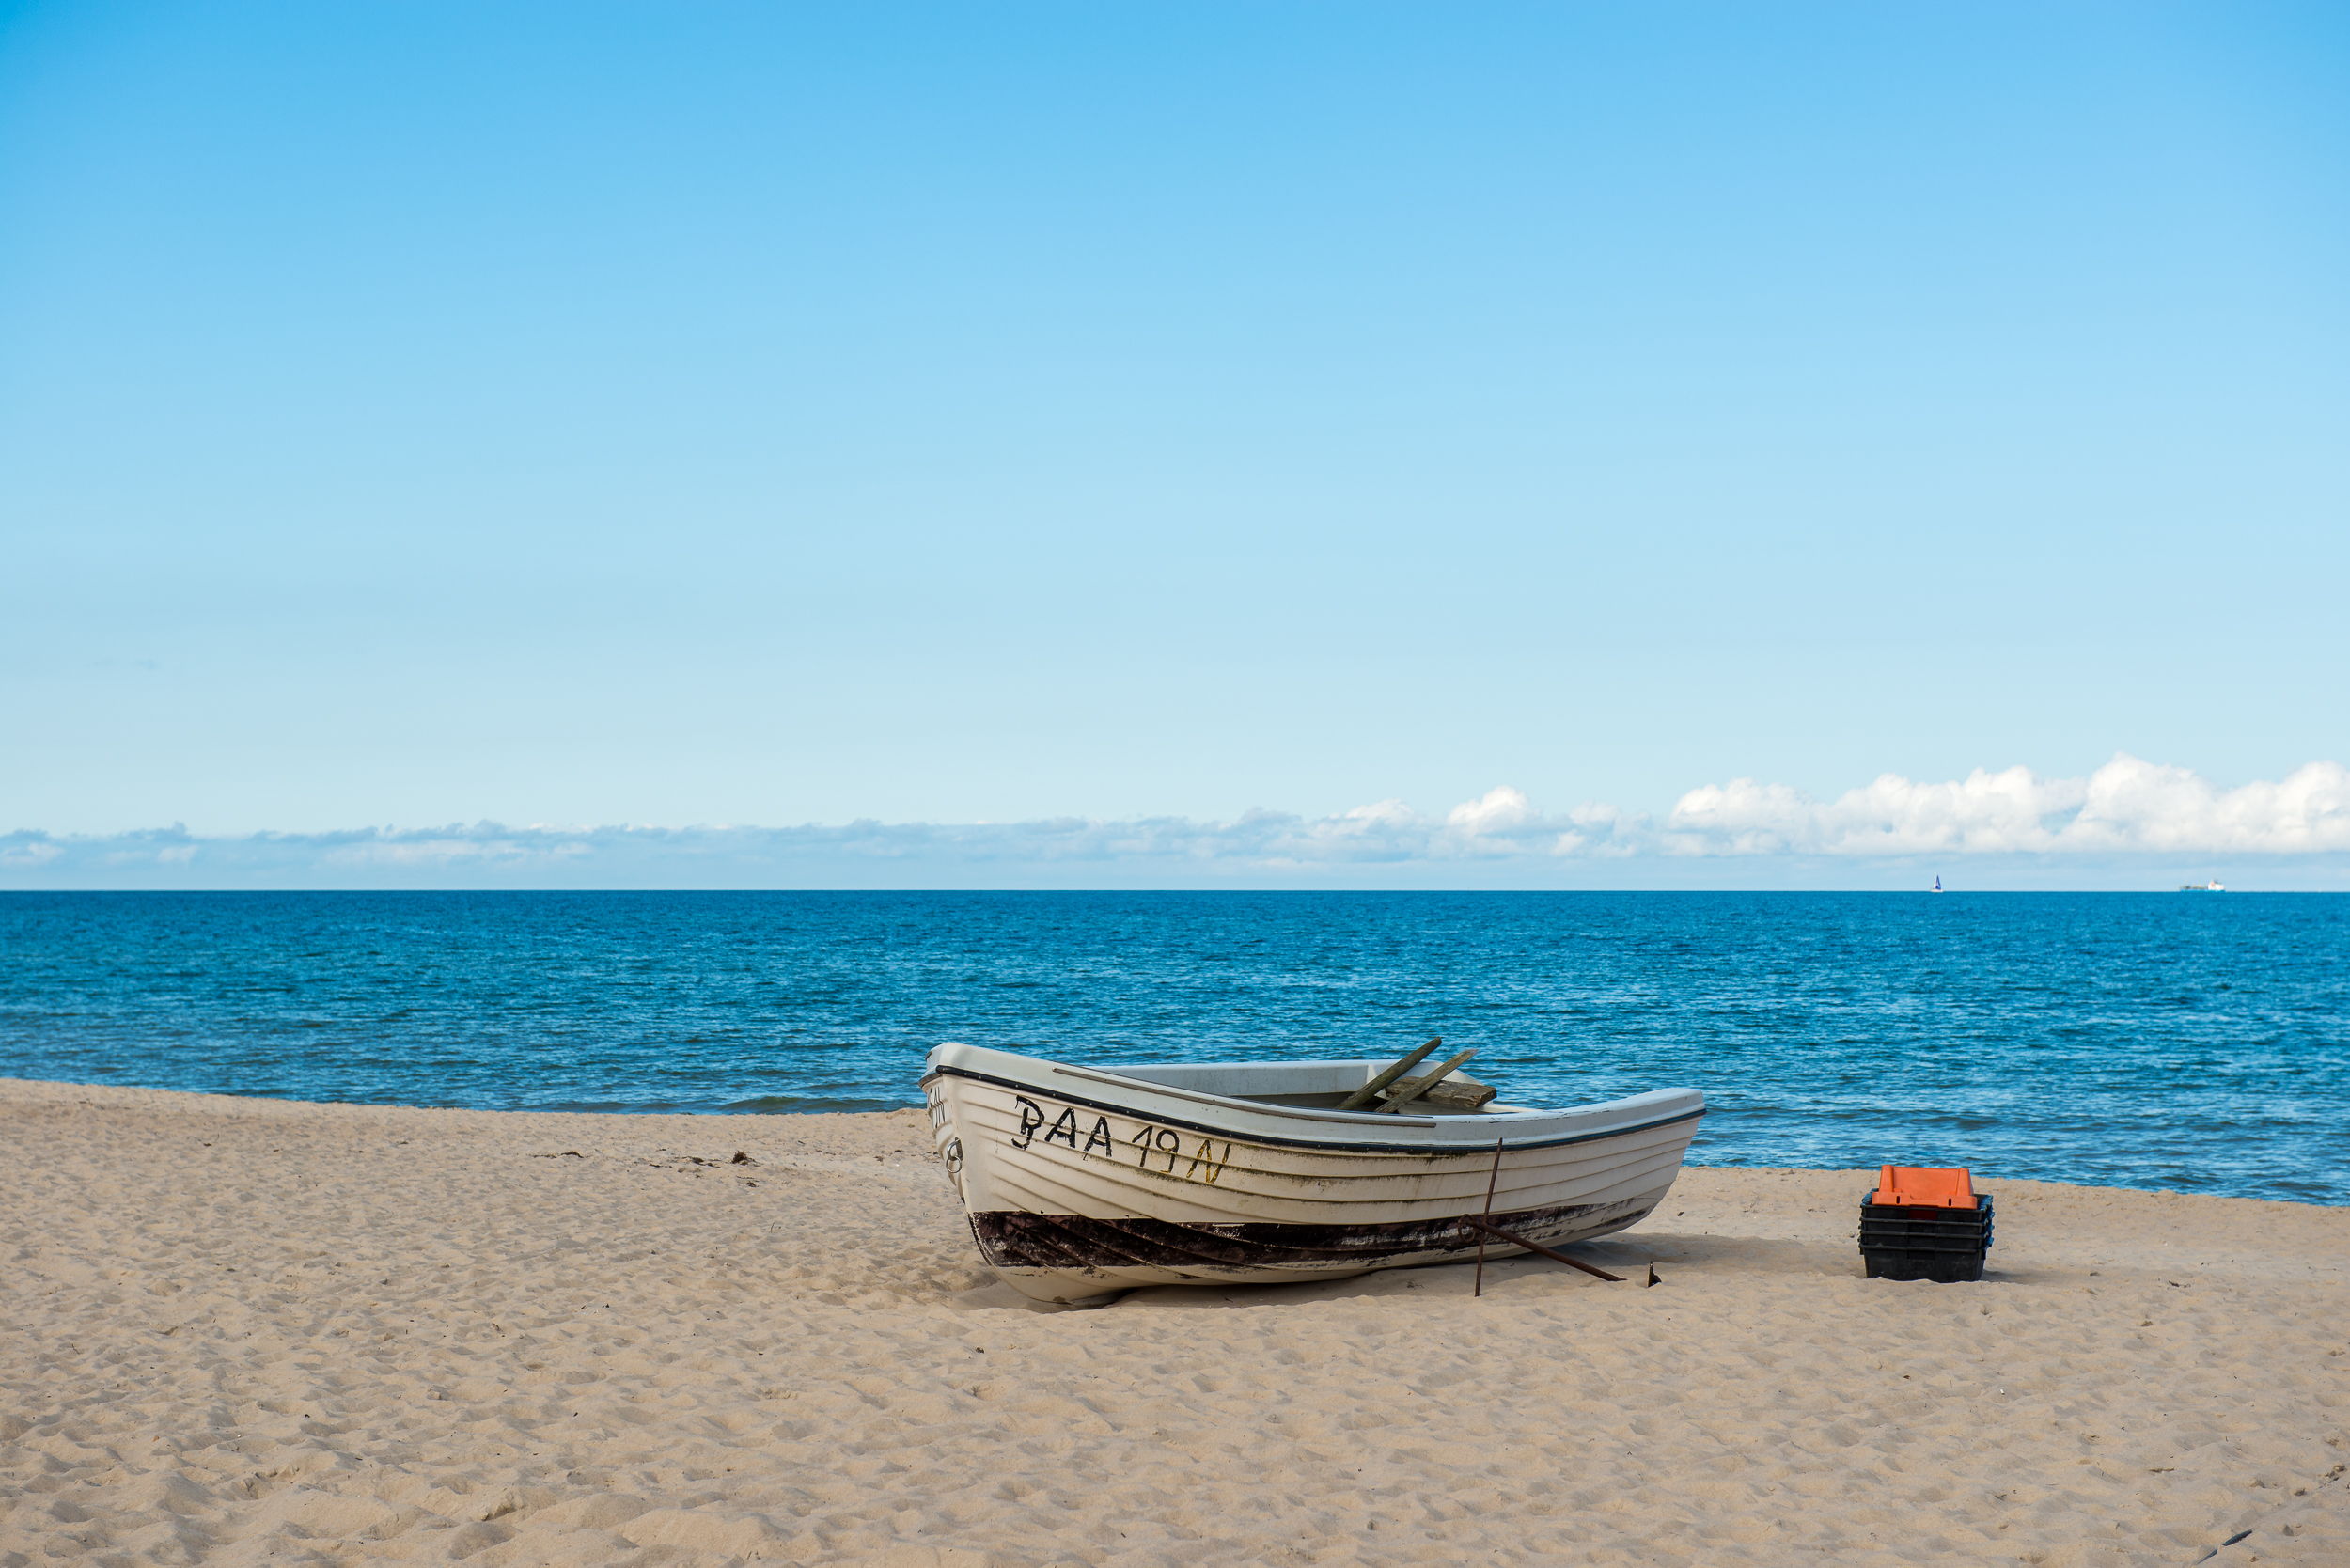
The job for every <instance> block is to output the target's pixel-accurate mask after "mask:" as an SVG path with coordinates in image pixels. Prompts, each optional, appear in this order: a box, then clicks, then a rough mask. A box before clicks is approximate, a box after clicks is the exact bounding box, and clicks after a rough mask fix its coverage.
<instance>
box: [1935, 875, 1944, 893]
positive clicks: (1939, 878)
mask: <svg viewBox="0 0 2350 1568" xmlns="http://www.w3.org/2000/svg"><path fill="white" fill-rule="evenodd" d="M1934 890H1935V892H1937V893H1939V892H1940V891H1942V876H1941V873H1940V872H1938V871H1937V872H1936V873H1935V878H1934Z"/></svg>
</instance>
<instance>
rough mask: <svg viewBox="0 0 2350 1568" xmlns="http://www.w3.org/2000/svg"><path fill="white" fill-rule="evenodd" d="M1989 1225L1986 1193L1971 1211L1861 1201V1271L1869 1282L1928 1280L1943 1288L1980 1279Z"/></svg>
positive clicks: (1988, 1245) (1988, 1247)
mask: <svg viewBox="0 0 2350 1568" xmlns="http://www.w3.org/2000/svg"><path fill="white" fill-rule="evenodd" d="M1874 1196H1875V1194H1874V1193H1873V1192H1872V1193H1871V1194H1870V1197H1872V1198H1873V1197H1874ZM1991 1222H1992V1215H1991V1198H1990V1195H1989V1194H1987V1193H1985V1194H1982V1195H1979V1200H1978V1203H1977V1206H1976V1207H1974V1208H1972V1209H1946V1208H1939V1207H1928V1206H1925V1205H1910V1204H1902V1203H1883V1204H1880V1203H1872V1202H1870V1201H1869V1200H1867V1199H1863V1200H1861V1204H1860V1262H1861V1269H1862V1272H1863V1273H1865V1274H1866V1275H1867V1276H1868V1278H1872V1279H1932V1280H1936V1281H1938V1282H1940V1283H1943V1284H1955V1283H1958V1282H1959V1281H1962V1280H1969V1279H1980V1278H1982V1265H1983V1261H1984V1259H1985V1258H1986V1256H1987V1255H1988V1254H1989V1253H1990V1250H1991Z"/></svg>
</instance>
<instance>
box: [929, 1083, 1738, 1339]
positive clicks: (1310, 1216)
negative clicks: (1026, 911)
mask: <svg viewBox="0 0 2350 1568" xmlns="http://www.w3.org/2000/svg"><path fill="white" fill-rule="evenodd" d="M1433 1047H1434V1042H1431V1043H1430V1045H1429V1046H1423V1047H1422V1048H1421V1050H1420V1051H1419V1052H1418V1053H1415V1054H1414V1055H1413V1056H1411V1057H1407V1058H1404V1060H1403V1061H1402V1062H1400V1063H1397V1064H1394V1065H1393V1066H1387V1064H1384V1063H1381V1062H1379V1061H1375V1060H1332V1061H1274V1062H1199V1063H1191V1064H1184V1065H1174V1064H1165V1063H1151V1064H1147V1065H1131V1066H1114V1067H1080V1066H1073V1065H1069V1064H1066V1063H1062V1062H1055V1061H1047V1060H1044V1059H1042V1058H1037V1057H1029V1056H1021V1055H1017V1054H1015V1053H1013V1052H1010V1051H994V1050H987V1049H984V1048H982V1047H979V1046H976V1045H958V1044H947V1045H941V1046H939V1047H938V1048H937V1049H936V1050H934V1051H932V1053H931V1054H930V1059H929V1064H928V1070H927V1071H926V1072H925V1074H924V1075H923V1078H922V1087H923V1090H924V1092H925V1094H926V1096H927V1098H928V1100H929V1104H930V1113H931V1124H932V1129H933V1131H934V1134H935V1137H936V1138H937V1144H938V1149H939V1152H940V1154H941V1156H942V1157H943V1158H944V1160H945V1162H946V1166H947V1171H948V1176H949V1177H950V1178H951V1179H952V1181H953V1182H954V1185H955V1191H956V1192H957V1194H958V1195H960V1196H961V1198H962V1200H963V1205H964V1210H965V1212H966V1213H967V1214H968V1215H969V1216H970V1220H971V1234H972V1236H973V1238H974V1239H975V1240H976V1241H977V1242H978V1243H979V1252H980V1254H981V1255H982V1256H983V1257H985V1258H986V1260H987V1262H988V1266H989V1267H990V1268H992V1269H994V1270H995V1274H996V1275H997V1277H999V1278H1002V1279H1003V1280H1004V1282H1005V1283H1007V1284H1009V1285H1011V1287H1012V1288H1013V1289H1014V1290H1017V1291H1019V1292H1020V1293H1021V1294H1024V1295H1027V1296H1030V1297H1033V1298H1035V1299H1037V1300H1040V1301H1053V1302H1061V1303H1066V1304H1071V1305H1089V1304H1094V1303H1099V1302H1104V1301H1107V1300H1109V1299H1111V1298H1113V1297H1115V1296H1116V1295H1117V1294H1119V1293H1120V1292H1123V1291H1128V1290H1133V1289H1136V1288H1137V1287H1140V1286H1146V1285H1221V1284H1230V1283H1235V1282H1252V1283H1272V1282H1283V1281H1300V1280H1314V1279H1335V1278H1344V1277H1346V1276H1349V1275H1356V1274H1364V1273H1368V1272H1370V1271H1371V1270H1373V1269H1386V1268H1408V1267H1413V1266H1417V1265H1419V1264H1424V1263H1447V1262H1465V1261H1467V1260H1469V1259H1471V1258H1475V1257H1478V1256H1479V1255H1480V1238H1481V1237H1483V1238H1485V1245H1487V1246H1490V1247H1494V1248H1495V1249H1496V1254H1497V1255H1500V1254H1508V1253H1510V1252H1513V1251H1515V1250H1517V1249H1518V1247H1517V1246H1515V1245H1513V1244H1516V1243H1521V1242H1522V1243H1531V1244H1539V1245H1540V1246H1541V1247H1558V1246H1563V1245H1566V1244H1568V1243H1572V1242H1575V1241H1581V1240H1585V1239H1587V1238H1590V1237H1593V1236H1604V1235H1606V1234H1608V1233H1609V1232H1611V1231H1621V1230H1623V1229H1624V1228H1625V1227H1626V1226H1630V1225H1633V1224H1637V1222H1638V1221H1640V1220H1641V1219H1643V1218H1645V1217H1647V1215H1648V1214H1649V1213H1650V1211H1652V1210H1653V1209H1654V1208H1655V1207H1656V1205H1657V1204H1658V1203H1660V1202H1662V1201H1663V1200H1664V1197H1665V1194H1666V1192H1667V1191H1668V1190H1669V1189H1670V1187H1671V1186H1672V1184H1673V1178H1674V1177H1675V1176H1677V1175H1679V1174H1680V1171H1681V1162H1682V1156H1683V1154H1684V1152H1686V1151H1687V1149H1688V1147H1689V1139H1690V1138H1691V1137H1692V1136H1694V1135H1695V1134H1696V1132H1697V1127H1698V1120H1699V1118H1700V1117H1701V1116H1702V1115H1704V1113H1705V1099H1704V1096H1703V1095H1701V1094H1700V1093H1699V1092H1698V1091H1697V1090H1692V1089H1666V1090H1655V1091H1653V1092H1651V1093H1647V1094H1636V1095H1632V1096H1630V1097H1629V1098H1626V1099H1622V1100H1609V1101H1606V1102H1605V1103H1602V1104H1598V1105H1576V1106H1572V1107H1569V1108H1565V1109H1557V1110H1544V1109H1536V1108H1533V1107H1530V1106H1522V1105H1503V1104H1500V1103H1498V1102H1497V1101H1494V1100H1492V1099H1490V1098H1489V1096H1490V1095H1491V1094H1492V1092H1493V1091H1492V1090H1490V1089H1485V1088H1481V1087H1480V1086H1474V1085H1471V1086H1469V1087H1468V1089H1467V1090H1466V1091H1462V1090H1455V1089H1454V1088H1453V1086H1454V1085H1456V1084H1459V1083H1461V1081H1462V1080H1460V1079H1459V1078H1457V1077H1452V1078H1449V1079H1448V1078H1447V1077H1446V1074H1447V1072H1448V1070H1449V1068H1451V1067H1454V1066H1456V1065H1457V1064H1458V1062H1459V1061H1460V1060H1461V1059H1462V1058H1460V1057H1456V1058H1454V1059H1453V1061H1451V1062H1449V1063H1447V1064H1445V1066H1444V1067H1440V1068H1438V1069H1437V1070H1436V1071H1435V1072H1434V1073H1432V1074H1428V1075H1427V1076H1426V1077H1424V1078H1419V1079H1412V1078H1401V1077H1400V1076H1399V1074H1401V1073H1402V1071H1403V1070H1404V1069H1406V1068H1408V1067H1409V1066H1411V1065H1413V1064H1415V1063H1416V1062H1417V1061H1418V1058H1420V1057H1423V1056H1425V1055H1426V1054H1427V1052H1428V1051H1429V1050H1430V1049H1432V1048H1433ZM1468 1054H1469V1053H1463V1054H1462V1055H1463V1056H1464V1057H1465V1056H1466V1055H1468ZM1383 1067H1385V1068H1386V1071H1385V1072H1384V1073H1383V1072H1382V1068H1383ZM1380 1085H1385V1086H1387V1088H1386V1093H1387V1095H1388V1096H1389V1098H1387V1100H1385V1101H1384V1102H1380V1101H1376V1100H1374V1101H1372V1102H1371V1104H1367V1105H1359V1106H1357V1107H1355V1108H1340V1107H1341V1106H1342V1105H1344V1104H1345V1103H1346V1102H1347V1101H1348V1100H1350V1098H1351V1099H1354V1100H1357V1101H1360V1100H1364V1099H1365V1098H1366V1094H1365V1091H1366V1090H1371V1089H1373V1088H1374V1087H1375V1086H1380ZM1443 1094H1450V1095H1451V1096H1452V1098H1451V1099H1450V1100H1449V1101H1446V1100H1440V1099H1430V1098H1427V1096H1429V1095H1443ZM1480 1100H1482V1101H1483V1103H1481V1104H1479V1103H1476V1102H1478V1101H1480ZM1482 1227H1491V1228H1492V1229H1485V1228H1482ZM1504 1232H1506V1233H1507V1234H1508V1236H1509V1237H1510V1238H1511V1239H1510V1241H1507V1242H1504V1241H1500V1240H1498V1239H1497V1238H1498V1236H1499V1235H1500V1234H1501V1233H1504ZM1561 1261H1564V1262H1575V1260H1572V1259H1562V1260H1561ZM1577 1266H1578V1267H1580V1266H1584V1265H1582V1264H1580V1263H1578V1264H1577Z"/></svg>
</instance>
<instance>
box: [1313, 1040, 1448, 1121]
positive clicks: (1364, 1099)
mask: <svg viewBox="0 0 2350 1568" xmlns="http://www.w3.org/2000/svg"><path fill="white" fill-rule="evenodd" d="M1443 1043H1444V1036H1442V1035H1438V1036H1436V1038H1435V1039H1434V1040H1432V1041H1430V1042H1429V1043H1427V1044H1425V1045H1422V1046H1421V1047H1420V1048H1419V1049H1418V1050H1417V1051H1414V1052H1413V1053H1412V1054H1411V1055H1410V1056H1408V1057H1405V1058H1403V1059H1402V1061H1399V1062H1397V1063H1396V1064H1395V1065H1394V1066H1393V1067H1390V1068H1388V1069H1387V1071H1386V1072H1384V1073H1382V1074H1379V1075H1378V1076H1377V1077H1375V1078H1373V1079H1371V1082H1369V1083H1367V1084H1365V1085H1363V1087H1362V1088H1360V1089H1358V1090H1355V1092H1354V1093H1352V1094H1350V1095H1348V1096H1347V1097H1346V1098H1345V1099H1343V1100H1341V1101H1340V1102H1339V1109H1340V1110H1356V1109H1359V1108H1360V1107H1362V1106H1364V1105H1369V1104H1371V1101H1373V1100H1375V1099H1377V1098H1378V1096H1379V1091H1380V1090H1383V1089H1385V1088H1387V1086H1388V1085H1389V1084H1391V1083H1393V1082H1395V1080H1396V1079H1398V1078H1400V1077H1402V1076H1403V1074H1406V1073H1409V1072H1410V1071H1411V1070H1412V1069H1413V1068H1415V1067H1418V1065H1419V1064H1420V1063H1421V1062H1423V1061H1426V1060H1427V1059H1428V1053H1429V1052H1431V1051H1433V1050H1434V1049H1435V1048H1436V1047H1437V1046H1439V1045H1441V1044H1443Z"/></svg>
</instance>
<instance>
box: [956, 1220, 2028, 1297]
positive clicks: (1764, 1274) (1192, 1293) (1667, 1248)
mask: <svg viewBox="0 0 2350 1568" xmlns="http://www.w3.org/2000/svg"><path fill="white" fill-rule="evenodd" d="M1572 1251H1573V1254H1574V1256H1575V1257H1577V1258H1579V1259H1581V1260H1583V1261H1584V1262H1587V1263H1591V1264H1594V1265H1596V1266H1598V1267H1600V1268H1605V1269H1608V1270H1610V1271H1613V1272H1616V1273H1620V1274H1622V1275H1623V1276H1624V1279H1623V1282H1622V1283H1621V1284H1609V1283H1607V1282H1606V1281H1604V1280H1600V1279H1594V1278H1590V1276H1589V1275H1584V1274H1577V1273H1575V1272H1574V1271H1573V1270H1570V1269H1565V1268H1561V1267H1560V1266H1559V1265H1558V1264H1557V1263H1554V1262H1550V1261H1549V1260H1548V1259H1544V1258H1535V1257H1529V1256H1528V1255H1527V1254H1525V1253H1510V1254H1507V1255H1497V1256H1496V1257H1494V1258H1490V1259H1488V1260H1487V1261H1486V1263H1485V1287H1484V1294H1487V1295H1495V1294H1501V1295H1504V1296H1507V1295H1512V1294H1522V1293H1523V1292H1525V1291H1528V1290H1529V1289H1530V1290H1539V1291H1542V1292H1543V1293H1544V1294H1557V1293H1558V1292H1560V1291H1613V1292H1618V1293H1622V1292H1626V1291H1630V1292H1636V1293H1637V1292H1640V1291H1642V1290H1643V1289H1644V1286H1643V1284H1642V1281H1643V1280H1645V1279H1646V1278H1647V1277H1648V1270H1649V1269H1650V1268H1651V1267H1652V1266H1653V1268H1654V1269H1655V1270H1656V1272H1657V1274H1658V1276H1659V1277H1660V1278H1659V1287H1660V1288H1663V1289H1667V1290H1669V1289H1671V1288H1672V1287H1673V1286H1674V1285H1676V1284H1678V1285H1681V1286H1684V1287H1687V1288H1694V1289H1696V1290H1702V1289H1703V1288H1705V1287H1706V1286H1707V1285H1709V1284H1727V1283H1731V1282H1732V1281H1739V1282H1750V1281H1753V1280H1756V1279H1761V1278H1777V1279H1787V1280H1793V1279H1796V1278H1812V1279H1830V1278H1833V1279H1850V1280H1853V1281H1854V1282H1855V1283H1866V1284H1867V1285H1868V1286H1869V1287H1870V1288H1871V1289H1872V1290H1876V1289H1885V1290H1909V1289H1928V1290H1939V1289H1951V1288H1957V1287H1948V1286H1935V1285H1931V1284H1923V1285H1921V1284H1918V1283H1915V1282H1910V1283H1904V1282H1902V1281H1897V1280H1890V1279H1876V1280H1866V1281H1863V1280H1862V1278H1861V1272H1860V1259H1859V1255H1858V1254H1857V1252H1856V1251H1855V1250H1854V1248H1853V1247H1852V1245H1851V1244H1850V1243H1849V1242H1846V1243H1843V1244H1841V1245H1839V1244H1833V1243H1828V1242H1822V1241H1789V1240H1781V1239H1778V1238H1772V1237H1761V1236H1713V1235H1703V1234H1698V1233H1692V1232H1686V1231H1636V1232H1633V1233H1631V1234H1628V1235H1623V1236H1611V1237H1608V1238H1606V1239H1605V1240H1600V1241H1589V1242H1577V1243H1576V1244H1575V1246H1574V1247H1573V1248H1572ZM1476 1273H1477V1270H1476V1265H1474V1264H1472V1263H1439V1264H1434V1265H1431V1266H1429V1267H1426V1268H1404V1269H1382V1270H1379V1271H1377V1272H1375V1273H1371V1274H1358V1275H1354V1276H1351V1277H1349V1278H1344V1279H1323V1280H1313V1281H1309V1282H1306V1283H1300V1284H1284V1285H1259V1284H1235V1285H1230V1286H1227V1287H1222V1288H1219V1287H1217V1286H1214V1285H1153V1286H1147V1287H1144V1288H1143V1289H1140V1290H1134V1291H1129V1292H1127V1293H1126V1294H1124V1295H1122V1296H1120V1297H1119V1298H1118V1299H1117V1300H1116V1301H1114V1302H1111V1303H1109V1304H1108V1306H1107V1307H1106V1308H1093V1307H1062V1306H1057V1305H1054V1304H1051V1303H1047V1302H1041V1301H1032V1300H1030V1299H1029V1298H1028V1297H1026V1296H1024V1295H1022V1294H1020V1293H1019V1292H1017V1291H1015V1290H1013V1289H1012V1288H1011V1286H1009V1285H1004V1284H990V1285H985V1286H981V1287H979V1289H977V1290H968V1291H959V1292H957V1293H956V1294H954V1295H953V1296H952V1297H951V1298H949V1301H948V1305H950V1306H952V1307H953V1308H955V1309H958V1310H961V1311H971V1312H979V1311H1018V1312H1081V1311H1101V1310H1112V1311H1172V1310H1189V1311H1199V1310H1208V1311H1214V1310H1221V1309H1236V1308H1261V1307H1303V1306H1308V1305H1311V1304H1313V1303H1316V1302H1325V1301H1361V1300H1367V1299H1373V1298H1380V1297H1396V1296H1400V1297H1403V1298H1405V1299H1407V1300H1409V1301H1412V1302H1414V1303H1418V1302H1423V1301H1432V1300H1434V1299H1436V1298H1438V1297H1445V1296H1461V1297H1464V1298H1466V1297H1468V1296H1470V1295H1471V1294H1472V1293H1473V1292H1474V1291H1475V1289H1476V1284H1475V1280H1476ZM2033 1274H2034V1271H2033V1270H2031V1269H2029V1268H2025V1269H2006V1270H2002V1269H1985V1270H1984V1272H1983V1277H1982V1281H1981V1283H1982V1284H1985V1285H1997V1284H2029V1283H2032V1282H2033V1278H2032V1277H2033Z"/></svg>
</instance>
